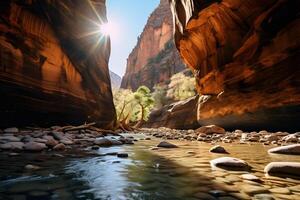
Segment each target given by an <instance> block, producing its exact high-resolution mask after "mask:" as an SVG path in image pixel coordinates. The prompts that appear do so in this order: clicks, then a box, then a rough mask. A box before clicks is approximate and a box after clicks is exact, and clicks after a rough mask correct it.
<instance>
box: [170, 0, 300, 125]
mask: <svg viewBox="0 0 300 200" xmlns="http://www.w3.org/2000/svg"><path fill="white" fill-rule="evenodd" d="M170 4H171V8H172V12H173V17H174V26H175V43H176V46H177V48H178V50H179V52H180V55H181V57H182V59H183V60H184V61H185V63H186V64H187V65H188V66H189V67H190V68H191V69H192V70H193V72H194V75H195V77H196V79H197V90H198V92H199V94H202V95H206V96H205V101H204V98H199V102H198V116H197V118H198V121H199V122H200V123H201V124H210V123H214V124H219V125H222V126H224V127H234V126H235V127H237V126H240V127H245V128H247V127H248V128H249V127H252V128H254V126H257V127H258V128H268V129H281V128H289V129H299V128H300V125H299V123H298V122H297V118H299V117H300V116H299V115H300V114H299V102H300V83H299V75H300V68H299V67H298V66H299V63H300V62H299V58H300V54H299V46H300V39H299V35H300V20H299V17H298V16H299V10H300V5H299V1H292V0H278V1H276V0H264V1H261V0H222V1H221V0H220V1H213V0H210V1H209V0H207V1H198V0H170Z"/></svg>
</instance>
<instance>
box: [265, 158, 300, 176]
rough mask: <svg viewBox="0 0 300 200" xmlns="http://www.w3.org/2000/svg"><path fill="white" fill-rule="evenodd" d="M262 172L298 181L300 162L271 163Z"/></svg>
mask: <svg viewBox="0 0 300 200" xmlns="http://www.w3.org/2000/svg"><path fill="white" fill-rule="evenodd" d="M264 172H265V173H267V174H269V175H272V176H278V177H282V178H296V179H300V162H271V163H269V164H268V165H267V166H266V167H265V169H264Z"/></svg>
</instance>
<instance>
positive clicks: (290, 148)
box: [268, 144, 300, 155]
mask: <svg viewBox="0 0 300 200" xmlns="http://www.w3.org/2000/svg"><path fill="white" fill-rule="evenodd" d="M268 152H269V153H279V154H291V155H300V144H292V145H287V146H281V147H275V148H272V149H269V151H268Z"/></svg>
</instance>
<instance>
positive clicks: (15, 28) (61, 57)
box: [0, 0, 115, 128]
mask: <svg viewBox="0 0 300 200" xmlns="http://www.w3.org/2000/svg"><path fill="white" fill-rule="evenodd" d="M0 9H1V12H0V15H1V21H0V93H1V104H0V115H1V116H0V117H1V126H8V125H10V124H14V125H16V124H26V125H28V124H30V123H36V124H54V123H55V124H57V123H58V124H59V123H73V124H76V123H83V122H85V121H96V122H97V123H98V125H99V126H102V127H106V128H110V127H112V126H113V124H114V121H115V109H114V106H113V103H112V94H111V86H110V79H109V73H108V67H107V63H108V59H109V54H110V43H109V39H108V38H102V40H101V41H99V38H100V36H101V34H89V33H91V32H95V31H97V30H98V29H99V27H98V26H97V24H95V23H94V22H96V23H100V21H99V18H101V20H103V21H106V8H105V0H94V1H88V0H75V1H74V0H72V1H71V0H65V1H60V0H52V1H39V0H32V1H29V0H28V1H3V2H2V1H1V3H0ZM98 17H99V18H98ZM98 41H99V43H98ZM97 43H98V45H95V44H97Z"/></svg>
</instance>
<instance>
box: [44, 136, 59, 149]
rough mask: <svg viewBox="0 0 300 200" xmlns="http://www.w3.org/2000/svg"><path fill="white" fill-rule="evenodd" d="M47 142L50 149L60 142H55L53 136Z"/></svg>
mask: <svg viewBox="0 0 300 200" xmlns="http://www.w3.org/2000/svg"><path fill="white" fill-rule="evenodd" d="M45 139H46V138H45ZM46 140H47V142H46V145H47V146H49V147H54V146H56V145H57V144H58V141H57V140H55V139H54V138H53V137H52V136H49V137H48V138H47V139H46Z"/></svg>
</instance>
